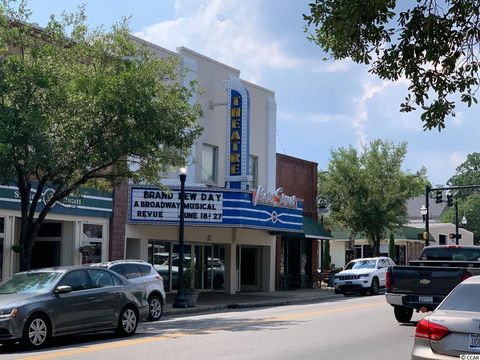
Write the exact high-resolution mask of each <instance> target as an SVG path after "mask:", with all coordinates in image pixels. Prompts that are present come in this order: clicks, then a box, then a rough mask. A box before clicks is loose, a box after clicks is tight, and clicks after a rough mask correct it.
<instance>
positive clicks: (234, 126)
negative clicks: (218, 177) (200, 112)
mask: <svg viewBox="0 0 480 360" xmlns="http://www.w3.org/2000/svg"><path fill="white" fill-rule="evenodd" d="M241 134H242V96H241V95H240V93H239V92H238V91H235V90H232V96H231V104H230V175H231V176H237V175H242V172H241V164H242V152H241V149H242V143H241V140H242V136H241Z"/></svg>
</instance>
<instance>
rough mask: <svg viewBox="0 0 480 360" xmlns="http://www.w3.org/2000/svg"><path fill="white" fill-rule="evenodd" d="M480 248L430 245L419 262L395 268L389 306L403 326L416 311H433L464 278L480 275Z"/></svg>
mask: <svg viewBox="0 0 480 360" xmlns="http://www.w3.org/2000/svg"><path fill="white" fill-rule="evenodd" d="M479 260H480V246H463V245H439V246H438V245H437V246H427V247H425V248H424V249H423V250H422V253H421V254H420V258H419V259H418V260H411V261H409V263H408V266H394V267H392V268H390V269H389V270H388V273H387V279H388V281H387V292H386V294H385V298H386V301H387V303H389V304H390V305H392V306H393V313H394V315H395V319H396V320H397V321H398V322H400V323H407V322H409V321H410V320H411V318H412V315H413V311H414V310H416V311H422V312H427V311H433V310H435V308H436V307H437V306H438V304H440V303H441V302H442V301H443V299H444V298H445V297H446V296H447V295H448V294H449V293H450V292H451V291H452V289H453V288H455V286H457V285H458V284H459V283H460V282H462V281H463V280H464V279H466V278H468V277H470V276H472V275H480V261H479Z"/></svg>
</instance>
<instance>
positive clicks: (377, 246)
mask: <svg viewBox="0 0 480 360" xmlns="http://www.w3.org/2000/svg"><path fill="white" fill-rule="evenodd" d="M373 256H375V257H377V256H380V237H378V236H374V237H373Z"/></svg>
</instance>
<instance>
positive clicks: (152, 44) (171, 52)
mask: <svg viewBox="0 0 480 360" xmlns="http://www.w3.org/2000/svg"><path fill="white" fill-rule="evenodd" d="M130 37H131V38H132V40H134V41H138V42H140V43H142V44H144V45H148V46H150V47H152V48H154V49H157V50H160V51H165V52H166V53H168V54H169V55H171V56H175V57H177V58H180V55H179V54H177V53H176V52H174V51H171V50H168V49H166V48H164V47H161V46H159V45H157V44H154V43H152V42H150V41H148V40H145V39H142V38H139V37H138V36H135V35H132V34H130Z"/></svg>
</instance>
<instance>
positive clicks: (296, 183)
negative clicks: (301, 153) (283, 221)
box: [276, 154, 318, 289]
mask: <svg viewBox="0 0 480 360" xmlns="http://www.w3.org/2000/svg"><path fill="white" fill-rule="evenodd" d="M317 167H318V164H317V163H315V162H311V161H307V160H303V159H299V158H295V157H292V156H288V155H283V154H277V173H276V182H277V187H283V191H284V193H285V194H286V195H295V196H296V197H297V198H300V199H302V200H303V215H304V216H308V217H311V218H313V219H315V220H318V216H317V201H316V197H317ZM279 239H280V237H277V259H276V282H277V289H278V284H279V274H280V246H281V245H280V244H281V242H280V240H279ZM308 244H310V246H311V249H312V258H311V259H310V264H311V268H310V271H311V272H310V273H311V274H314V273H315V272H316V271H317V268H318V241H317V240H316V239H312V240H311V241H310V242H309V241H308V239H307V246H308Z"/></svg>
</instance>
